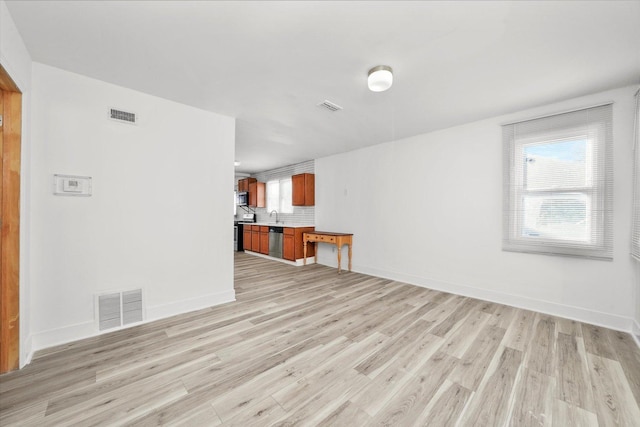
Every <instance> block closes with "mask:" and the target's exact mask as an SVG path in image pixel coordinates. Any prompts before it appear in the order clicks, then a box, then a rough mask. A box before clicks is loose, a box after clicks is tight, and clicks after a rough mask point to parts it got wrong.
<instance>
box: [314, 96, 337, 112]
mask: <svg viewBox="0 0 640 427" xmlns="http://www.w3.org/2000/svg"><path fill="white" fill-rule="evenodd" d="M318 107H320V108H324V109H326V110H329V111H331V112H332V113H335V112H336V111H340V110H342V107H341V106H339V105H336V104H334V103H333V102H331V101H327V100H326V99H325V100H324V101H322V102H321V103H320V104H318Z"/></svg>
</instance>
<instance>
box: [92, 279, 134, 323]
mask: <svg viewBox="0 0 640 427" xmlns="http://www.w3.org/2000/svg"><path fill="white" fill-rule="evenodd" d="M96 317H97V319H96V321H97V323H98V329H99V330H101V331H104V330H106V329H113V328H119V327H120V326H126V325H129V324H131V323H137V322H142V319H143V306H142V289H134V290H132V291H124V292H112V293H105V294H100V295H96Z"/></svg>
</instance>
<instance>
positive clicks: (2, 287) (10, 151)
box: [0, 65, 22, 373]
mask: <svg viewBox="0 0 640 427" xmlns="http://www.w3.org/2000/svg"><path fill="white" fill-rule="evenodd" d="M0 90H2V92H1V93H2V97H1V98H2V99H0V102H2V104H3V110H4V111H3V120H2V128H1V129H0V131H1V132H2V147H1V150H0V161H2V169H1V170H2V177H1V179H2V192H1V195H2V200H1V203H0V210H1V214H2V217H1V218H2V226H1V232H2V238H1V239H0V242H1V244H0V373H4V372H8V371H12V370H14V369H18V368H19V366H20V158H21V155H20V153H21V148H20V147H21V141H22V93H21V92H20V89H19V88H18V86H17V85H16V84H15V82H14V81H13V79H12V78H11V76H10V75H9V73H7V71H6V70H5V69H4V67H2V65H0Z"/></svg>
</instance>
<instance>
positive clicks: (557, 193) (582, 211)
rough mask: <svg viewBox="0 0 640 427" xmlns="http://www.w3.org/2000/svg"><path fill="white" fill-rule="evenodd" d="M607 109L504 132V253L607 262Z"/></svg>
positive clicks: (609, 113)
mask: <svg viewBox="0 0 640 427" xmlns="http://www.w3.org/2000/svg"><path fill="white" fill-rule="evenodd" d="M611 117H612V108H611V104H607V105H601V106H597V107H592V108H587V109H583V110H578V111H571V112H567V113H562V114H556V115H553V116H546V117H541V118H536V119H532V120H527V121H522V122H517V123H511V124H507V125H504V126H503V144H504V151H503V156H504V159H503V166H504V195H503V202H504V217H503V227H504V229H503V244H502V247H503V250H506V251H516V252H531V253H543V254H552V255H570V256H580V257H591V258H598V259H608V260H611V259H612V258H613V233H612V220H613V215H612V213H613V212H612V209H613V167H612V166H613V164H612V163H613V144H612V123H611V122H612V119H611Z"/></svg>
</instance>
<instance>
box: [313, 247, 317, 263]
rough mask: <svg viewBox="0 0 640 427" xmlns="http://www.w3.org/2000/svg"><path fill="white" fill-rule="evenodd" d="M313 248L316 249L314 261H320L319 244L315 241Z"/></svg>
mask: <svg viewBox="0 0 640 427" xmlns="http://www.w3.org/2000/svg"><path fill="white" fill-rule="evenodd" d="M313 248H314V249H315V251H314V252H313V262H314V263H315V264H317V263H318V244H317V243H314V244H313Z"/></svg>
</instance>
